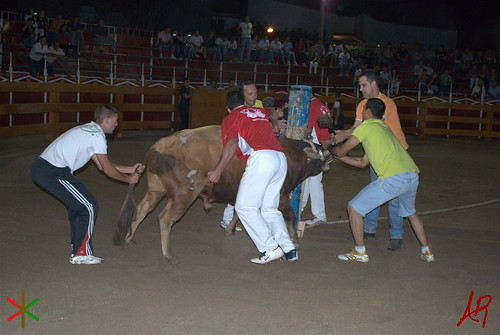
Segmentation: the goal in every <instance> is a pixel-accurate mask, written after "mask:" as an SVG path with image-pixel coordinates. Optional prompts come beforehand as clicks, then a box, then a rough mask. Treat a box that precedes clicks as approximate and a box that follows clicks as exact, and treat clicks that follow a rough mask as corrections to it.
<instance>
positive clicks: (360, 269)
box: [0, 131, 500, 335]
mask: <svg viewBox="0 0 500 335" xmlns="http://www.w3.org/2000/svg"><path fill="white" fill-rule="evenodd" d="M164 135H165V133H164V132H160V131H147V132H146V131H144V132H140V131H134V132H125V133H124V136H123V137H122V138H119V139H113V140H109V141H108V147H109V155H110V157H111V159H112V161H113V162H115V163H120V164H130V163H133V162H135V161H141V160H142V156H143V154H144V152H145V151H146V149H147V148H148V147H149V146H150V145H151V144H152V143H153V142H154V141H155V140H156V139H158V138H159V137H161V136H164ZM408 141H409V143H410V153H411V155H412V156H413V157H414V159H415V161H416V163H417V165H418V166H419V167H420V170H421V174H420V187H419V193H418V197H417V211H418V212H427V211H431V212H433V211H437V210H441V209H450V208H455V207H458V206H467V205H473V204H479V203H483V202H487V201H490V200H496V199H500V187H499V186H500V178H499V176H500V174H499V171H500V158H499V153H500V142H499V141H493V142H490V143H486V142H484V141H482V140H479V139H446V138H436V137H428V138H426V139H418V138H416V137H413V136H408ZM47 145H48V141H47V140H46V138H45V136H42V135H40V136H38V135H36V136H25V137H17V138H5V139H0V166H1V170H0V172H1V173H0V334H2V335H7V334H38V335H42V334H72V335H79V334H152V335H160V334H174V335H177V334H179V335H181V334H218V335H219V334H221V335H222V334H303V335H320V334H339V335H348V334H360V335H364V334H374V335H378V334H381V335H382V334H384V335H385V334H398V335H407V334H408V335H410V334H411V335H414V334H418V335H420V334H439V335H443V334H500V253H499V251H500V248H499V247H500V225H499V223H500V214H499V213H500V202H493V203H490V204H487V205H482V206H473V207H470V208H466V209H456V210H451V211H446V212H440V213H434V214H432V213H431V214H428V215H424V216H422V219H423V220H424V223H425V228H426V231H427V236H428V238H429V240H430V242H431V243H432V245H433V250H434V253H435V255H436V262H435V263H432V264H427V263H425V262H423V261H422V260H420V258H419V252H420V248H419V245H418V242H417V241H416V239H415V236H414V234H413V232H412V231H411V227H410V225H409V224H408V223H407V222H405V243H404V247H403V250H402V251H399V252H391V251H388V250H387V249H386V246H387V244H388V238H389V236H388V229H387V220H381V223H380V226H379V230H378V232H377V236H378V240H376V241H368V242H367V244H366V246H367V250H368V253H369V255H370V262H369V263H366V264H363V263H357V262H354V263H350V262H349V263H344V262H342V261H340V260H338V259H337V258H336V255H337V254H339V253H343V252H346V251H348V250H349V249H350V248H352V243H351V242H350V241H348V240H347V239H346V236H347V235H349V233H350V231H349V227H348V224H346V223H330V224H322V225H319V226H317V227H313V228H309V229H307V230H306V231H305V235H304V237H303V238H302V239H301V248H300V253H299V254H300V261H299V262H298V263H295V264H284V263H281V262H279V261H276V262H272V263H270V264H266V265H263V266H261V265H254V264H252V263H250V261H249V260H250V258H252V257H255V256H256V255H257V250H256V249H255V247H254V246H253V244H252V242H251V240H250V239H249V237H248V235H247V234H246V233H245V232H240V233H237V235H236V236H235V237H233V238H231V237H226V236H225V235H224V233H223V231H222V229H220V228H219V225H218V224H219V220H220V217H221V215H222V211H223V209H224V205H223V204H217V205H216V206H215V208H214V211H213V213H212V215H207V214H206V213H205V212H204V210H203V207H202V204H201V201H196V202H195V203H194V204H193V206H192V207H191V209H190V210H189V211H188V212H187V214H186V215H185V216H184V218H183V219H182V220H181V221H180V222H178V223H177V225H176V226H175V227H174V229H173V234H172V242H173V251H174V253H175V254H176V256H178V257H179V259H180V261H181V263H180V264H178V265H171V264H168V263H166V262H165V261H164V260H163V259H162V255H161V249H160V238H159V229H158V226H157V223H156V216H157V215H158V213H159V212H160V210H161V209H162V208H163V207H164V205H165V200H164V201H163V202H162V203H161V204H160V206H159V207H158V208H157V209H156V210H155V212H153V213H151V215H150V216H148V217H147V218H146V220H145V221H144V222H143V224H142V225H141V226H140V227H139V229H138V231H137V234H136V239H137V243H138V244H136V245H132V246H127V247H126V248H124V249H121V248H119V247H115V246H113V245H112V242H111V239H112V236H113V233H114V230H115V224H116V218H117V216H118V213H119V211H120V208H121V206H122V203H123V200H124V198H125V193H126V190H127V186H126V185H124V184H120V183H116V182H113V181H111V180H106V179H107V178H106V177H105V176H103V175H101V174H100V173H99V172H98V170H97V169H96V168H95V166H94V165H89V166H88V167H86V168H85V169H83V170H82V171H80V172H78V173H77V176H78V177H79V178H81V179H82V180H83V182H84V183H86V184H87V186H88V187H89V189H90V190H91V191H92V192H93V194H94V195H95V196H96V198H97V199H98V200H99V203H100V210H99V215H98V220H97V224H96V228H95V235H94V250H95V252H96V254H98V255H101V256H103V257H104V258H105V262H104V263H103V264H101V265H95V266H84V265H82V266H75V265H71V264H70V263H69V262H68V257H69V254H70V249H69V224H68V220H67V214H66V210H65V208H64V207H63V206H62V205H61V204H60V203H59V202H58V201H57V200H55V199H54V198H52V197H51V196H49V195H48V194H46V193H45V192H43V191H42V190H41V189H39V188H38V187H36V186H35V185H34V184H33V182H32V180H31V176H30V166H31V164H32V162H33V161H34V159H35V157H37V155H38V154H40V153H41V151H42V150H43V149H44V148H45V147H46V146H47ZM368 174H369V173H368V171H367V170H357V169H354V168H349V167H347V166H345V165H342V164H341V163H339V162H334V164H333V166H332V168H331V170H330V171H329V172H328V173H326V174H325V176H324V188H325V200H326V204H327V215H328V219H329V220H330V221H338V220H343V219H346V218H347V215H346V211H345V205H346V202H347V201H348V200H349V199H351V198H352V197H353V196H354V195H355V194H356V193H357V192H358V191H359V190H360V189H361V188H362V187H363V186H365V185H366V184H367V183H368V179H369V176H368ZM144 190H145V182H144V180H143V181H142V182H141V183H140V184H139V185H138V187H137V188H136V193H135V194H136V199H137V200H139V198H142V195H143V194H144ZM382 216H386V209H385V208H383V209H382ZM304 218H305V219H308V218H310V211H309V209H308V208H306V211H305V216H304ZM22 291H25V294H26V298H25V305H28V304H29V303H30V302H31V301H33V300H34V299H36V298H39V301H37V302H36V303H35V304H34V305H32V306H31V307H30V308H29V309H28V311H29V312H31V313H32V314H33V315H35V316H36V317H37V318H39V321H35V320H34V319H33V318H31V317H30V316H29V315H27V314H26V316H25V328H24V329H22V328H21V325H22V320H21V316H18V317H16V318H15V319H13V320H12V321H7V319H8V318H9V317H10V316H11V315H13V314H15V313H16V312H17V311H18V310H19V309H18V308H16V307H15V306H13V305H12V304H11V303H9V302H8V301H7V298H10V299H12V300H13V301H15V302H17V303H18V304H21V294H22V293H21V292H22ZM471 291H473V292H474V295H473V298H472V301H471V307H470V311H471V312H474V311H475V310H476V309H477V303H478V299H479V298H480V297H481V296H491V302H490V303H489V305H488V306H487V307H486V308H483V309H481V308H479V312H478V313H477V315H475V314H472V317H473V318H475V319H478V320H479V321H480V322H474V321H473V320H472V319H471V318H466V319H465V320H464V321H463V322H462V323H461V325H460V326H457V323H458V322H459V321H460V319H461V318H462V316H463V315H464V312H465V311H466V310H468V309H467V305H468V300H469V295H470V294H471ZM488 301H489V298H488V297H485V298H483V299H482V300H481V301H479V304H480V306H482V307H484V306H485V305H486V303H487V302H488ZM486 313H487V315H486ZM485 318H486V323H485V326H484V328H483V327H482V325H483V320H484V319H485Z"/></svg>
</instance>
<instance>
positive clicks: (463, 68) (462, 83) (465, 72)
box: [455, 63, 469, 90]
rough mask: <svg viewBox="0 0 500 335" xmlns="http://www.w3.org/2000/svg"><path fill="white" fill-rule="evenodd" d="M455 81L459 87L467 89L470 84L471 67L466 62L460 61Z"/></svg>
mask: <svg viewBox="0 0 500 335" xmlns="http://www.w3.org/2000/svg"><path fill="white" fill-rule="evenodd" d="M455 73H456V75H455V83H456V84H457V89H459V90H465V88H466V87H468V86H469V83H468V79H469V69H468V68H467V65H466V64H465V63H460V68H459V69H458V70H457V71H455Z"/></svg>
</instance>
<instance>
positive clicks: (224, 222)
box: [220, 220, 243, 231]
mask: <svg viewBox="0 0 500 335" xmlns="http://www.w3.org/2000/svg"><path fill="white" fill-rule="evenodd" d="M220 226H221V227H222V229H226V228H227V226H229V222H227V221H224V220H222V221H221V222H220ZM234 230H236V231H242V230H243V229H241V227H238V226H236V228H235V229H234Z"/></svg>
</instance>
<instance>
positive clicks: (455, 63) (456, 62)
mask: <svg viewBox="0 0 500 335" xmlns="http://www.w3.org/2000/svg"><path fill="white" fill-rule="evenodd" d="M449 58H450V62H451V63H452V70H453V71H454V72H456V71H458V69H460V66H461V64H462V53H461V52H460V50H459V49H455V50H453V51H452V52H451V54H450V56H449Z"/></svg>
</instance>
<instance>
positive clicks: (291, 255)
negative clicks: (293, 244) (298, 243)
mask: <svg viewBox="0 0 500 335" xmlns="http://www.w3.org/2000/svg"><path fill="white" fill-rule="evenodd" d="M298 260H299V255H298V254H297V250H295V249H293V250H290V251H289V252H287V253H285V256H283V257H281V258H280V261H282V262H289V263H290V262H295V261H298Z"/></svg>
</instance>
